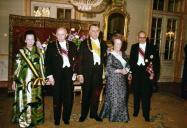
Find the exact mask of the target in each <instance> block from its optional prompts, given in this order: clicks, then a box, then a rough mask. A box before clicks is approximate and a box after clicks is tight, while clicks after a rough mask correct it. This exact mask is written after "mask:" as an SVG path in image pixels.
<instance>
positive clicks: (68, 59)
mask: <svg viewBox="0 0 187 128" xmlns="http://www.w3.org/2000/svg"><path fill="white" fill-rule="evenodd" d="M56 37H57V40H56V41H55V42H53V43H49V44H48V46H47V50H46V56H45V66H46V75H47V78H48V81H49V83H51V84H52V85H54V86H53V111H54V121H55V125H60V120H61V115H62V119H63V121H64V123H65V124H69V120H70V115H71V111H72V106H73V81H72V76H73V70H74V69H73V67H74V63H75V59H76V55H77V48H76V46H75V44H74V43H72V42H68V41H67V40H66V37H67V30H66V29H65V28H62V27H61V28H58V29H57V31H56ZM62 105H63V112H62Z"/></svg>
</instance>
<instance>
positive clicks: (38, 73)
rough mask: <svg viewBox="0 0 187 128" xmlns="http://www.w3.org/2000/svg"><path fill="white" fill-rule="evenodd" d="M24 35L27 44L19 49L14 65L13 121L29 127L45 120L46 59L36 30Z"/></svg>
mask: <svg viewBox="0 0 187 128" xmlns="http://www.w3.org/2000/svg"><path fill="white" fill-rule="evenodd" d="M24 37H25V43H26V46H25V47H23V48H22V49H20V50H19V53H18V54H17V55H16V61H15V65H14V76H13V80H14V81H13V84H12V89H13V90H15V98H14V104H13V118H12V121H13V122H16V123H19V126H20V127H27V128H28V127H34V126H35V125H36V124H42V123H43V122H44V107H43V96H42V85H44V61H43V60H44V59H43V52H42V50H41V49H39V48H37V47H36V45H35V44H36V43H35V42H36V36H35V34H34V32H33V31H31V30H28V31H26V32H25V35H24Z"/></svg>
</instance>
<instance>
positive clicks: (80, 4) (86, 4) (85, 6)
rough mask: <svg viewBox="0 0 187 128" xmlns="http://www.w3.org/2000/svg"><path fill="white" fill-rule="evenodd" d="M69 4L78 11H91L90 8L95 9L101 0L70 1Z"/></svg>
mask: <svg viewBox="0 0 187 128" xmlns="http://www.w3.org/2000/svg"><path fill="white" fill-rule="evenodd" d="M70 2H71V3H72V4H73V5H75V6H77V8H78V10H80V11H91V9H92V7H97V6H98V5H100V4H101V3H102V2H103V0H70Z"/></svg>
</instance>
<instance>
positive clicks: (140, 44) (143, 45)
mask: <svg viewBox="0 0 187 128" xmlns="http://www.w3.org/2000/svg"><path fill="white" fill-rule="evenodd" d="M139 48H141V49H142V51H143V52H144V53H145V48H146V42H145V43H139ZM137 65H139V66H140V65H143V66H144V65H145V61H144V57H142V56H141V55H140V54H139V53H138V62H137Z"/></svg>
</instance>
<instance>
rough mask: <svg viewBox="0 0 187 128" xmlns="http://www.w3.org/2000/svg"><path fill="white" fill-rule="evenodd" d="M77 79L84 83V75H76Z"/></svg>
mask: <svg viewBox="0 0 187 128" xmlns="http://www.w3.org/2000/svg"><path fill="white" fill-rule="evenodd" d="M77 80H78V81H79V82H80V83H81V84H82V83H84V77H83V75H77Z"/></svg>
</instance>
